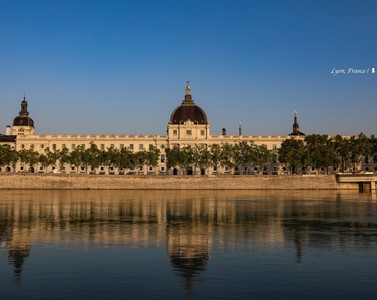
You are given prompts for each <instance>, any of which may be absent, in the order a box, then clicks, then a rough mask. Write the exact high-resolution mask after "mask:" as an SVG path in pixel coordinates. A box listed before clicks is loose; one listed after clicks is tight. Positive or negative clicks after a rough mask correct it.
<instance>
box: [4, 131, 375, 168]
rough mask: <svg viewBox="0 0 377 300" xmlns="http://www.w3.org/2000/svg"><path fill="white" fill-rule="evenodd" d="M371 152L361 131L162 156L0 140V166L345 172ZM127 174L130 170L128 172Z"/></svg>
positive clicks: (190, 149)
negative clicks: (39, 148) (274, 144)
mask: <svg viewBox="0 0 377 300" xmlns="http://www.w3.org/2000/svg"><path fill="white" fill-rule="evenodd" d="M371 156H372V157H373V159H374V162H375V163H376V162H377V138H376V137H375V136H374V135H372V136H371V137H367V136H365V135H364V134H362V133H361V134H359V135H358V136H351V137H342V136H340V135H337V136H335V137H329V136H327V135H319V134H312V135H308V136H306V137H305V138H304V139H302V138H297V137H292V138H288V139H286V140H284V141H283V142H282V144H281V146H280V148H279V149H273V150H268V149H267V147H266V146H265V145H256V144H254V143H250V142H245V141H241V142H239V143H236V144H227V143H224V144H212V145H209V146H206V145H202V144H196V145H193V146H186V147H178V146H173V147H171V148H169V147H168V148H167V149H166V157H163V156H162V155H161V153H160V150H159V149H157V148H156V147H150V149H149V150H148V151H146V150H143V151H138V152H133V151H131V150H129V149H127V148H122V149H115V148H108V149H106V150H100V149H99V148H98V146H97V145H96V144H94V143H91V144H90V147H88V148H85V147H84V146H83V145H80V146H77V147H76V148H75V149H74V150H72V151H69V150H68V149H67V148H64V149H62V150H53V151H51V150H50V149H49V148H46V149H45V150H44V153H39V152H38V151H36V150H35V149H34V145H31V147H30V148H29V149H21V150H19V151H16V150H15V149H14V148H12V147H11V146H10V145H8V144H3V145H0V167H4V166H8V168H6V170H8V171H10V166H12V168H13V171H15V170H16V165H17V164H20V165H23V166H28V167H29V169H28V171H29V172H34V167H35V166H37V165H39V166H41V167H42V168H41V170H43V172H45V171H46V168H47V167H48V166H51V167H52V169H56V170H60V171H61V172H63V170H64V166H67V165H68V166H71V167H75V170H76V172H79V168H81V169H82V170H85V173H86V174H88V173H95V171H93V170H95V169H97V168H99V167H102V166H104V167H107V168H108V169H109V170H110V169H111V170H113V169H114V168H117V169H118V170H119V174H125V170H135V169H139V170H140V171H142V170H143V168H144V167H145V166H147V167H149V169H150V170H151V169H155V170H156V167H158V165H159V163H160V162H161V163H166V168H167V173H173V170H174V169H176V170H177V169H180V170H182V171H183V172H182V173H181V174H195V172H196V171H195V170H198V169H199V170H208V169H209V168H212V169H213V170H214V174H217V170H219V169H220V168H223V169H224V170H225V172H226V171H228V172H229V173H234V174H255V173H259V170H263V168H264V169H265V167H269V168H270V169H271V170H272V169H273V170H275V172H273V173H272V174H278V172H277V170H282V171H283V172H280V173H284V174H298V173H300V174H302V173H306V172H307V171H309V169H310V170H315V171H316V173H317V174H318V173H320V170H322V171H323V170H325V172H326V173H329V170H330V169H331V170H332V171H339V172H346V171H347V170H349V166H350V165H352V166H353V167H352V171H353V172H358V167H359V166H360V164H361V162H362V160H363V159H365V160H367V159H369V157H371ZM165 159H166V160H165ZM2 169H3V168H2ZM240 170H242V171H240ZM130 173H131V174H132V173H133V172H128V174H130ZM155 173H157V171H155ZM219 173H220V172H219ZM262 173H263V172H262ZM126 174H127V173H126Z"/></svg>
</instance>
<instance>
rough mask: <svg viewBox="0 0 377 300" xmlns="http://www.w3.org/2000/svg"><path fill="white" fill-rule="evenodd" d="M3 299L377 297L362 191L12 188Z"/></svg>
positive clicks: (1, 230)
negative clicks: (43, 189)
mask: <svg viewBox="0 0 377 300" xmlns="http://www.w3.org/2000/svg"><path fill="white" fill-rule="evenodd" d="M0 242H1V252H0V299H377V289H376V287H375V284H376V282H377V200H376V195H375V194H370V193H364V194H359V193H353V192H343V193H339V192H335V191H334V192H318V191H309V192H308V191H305V192H302V191H300V192H267V191H232V192H224V191H213V192H211V191H1V192H0Z"/></svg>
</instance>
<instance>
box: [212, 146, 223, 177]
mask: <svg viewBox="0 0 377 300" xmlns="http://www.w3.org/2000/svg"><path fill="white" fill-rule="evenodd" d="M221 151H222V150H221V146H220V145H219V144H212V145H211V146H210V148H209V155H210V160H211V162H212V165H213V167H214V169H215V171H216V172H217V170H218V168H219V166H220V164H221Z"/></svg>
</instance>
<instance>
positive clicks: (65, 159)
mask: <svg viewBox="0 0 377 300" xmlns="http://www.w3.org/2000/svg"><path fill="white" fill-rule="evenodd" d="M58 161H59V170H60V172H62V171H63V168H64V166H65V165H66V164H70V163H71V156H70V153H69V150H68V148H66V147H64V148H63V149H62V150H61V151H59V155H58Z"/></svg>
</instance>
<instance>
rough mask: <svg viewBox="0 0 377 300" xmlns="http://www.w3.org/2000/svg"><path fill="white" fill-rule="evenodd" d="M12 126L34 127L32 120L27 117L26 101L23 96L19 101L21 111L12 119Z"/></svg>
mask: <svg viewBox="0 0 377 300" xmlns="http://www.w3.org/2000/svg"><path fill="white" fill-rule="evenodd" d="M13 126H30V127H34V121H33V119H32V118H30V117H29V112H28V111H27V101H26V98H25V97H24V99H23V100H22V102H21V111H20V114H19V116H17V117H15V118H14V120H13Z"/></svg>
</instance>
